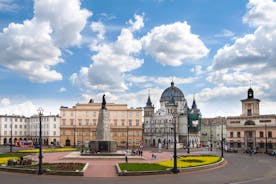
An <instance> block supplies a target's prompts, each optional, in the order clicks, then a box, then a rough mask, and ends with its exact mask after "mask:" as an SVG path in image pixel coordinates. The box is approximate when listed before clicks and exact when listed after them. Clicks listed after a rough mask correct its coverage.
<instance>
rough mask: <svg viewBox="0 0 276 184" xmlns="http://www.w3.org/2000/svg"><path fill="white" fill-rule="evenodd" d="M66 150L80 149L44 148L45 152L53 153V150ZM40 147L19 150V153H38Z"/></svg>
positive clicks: (75, 149) (74, 149)
mask: <svg viewBox="0 0 276 184" xmlns="http://www.w3.org/2000/svg"><path fill="white" fill-rule="evenodd" d="M66 151H78V149H77V148H49V149H42V152H43V153H52V152H66ZM38 152H39V149H29V150H18V153H38Z"/></svg>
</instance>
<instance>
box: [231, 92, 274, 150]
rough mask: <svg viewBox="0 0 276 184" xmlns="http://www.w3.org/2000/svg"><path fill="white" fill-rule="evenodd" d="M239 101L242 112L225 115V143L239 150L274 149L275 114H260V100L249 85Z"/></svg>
mask: <svg viewBox="0 0 276 184" xmlns="http://www.w3.org/2000/svg"><path fill="white" fill-rule="evenodd" d="M241 102H242V114H241V115H240V116H231V117H227V121H226V122H227V138H226V141H227V144H228V145H229V146H230V147H233V148H237V149H240V150H246V149H254V150H258V151H260V152H265V150H272V149H276V115H275V114H270V115H260V105H259V104H260V100H259V99H257V98H254V91H253V89H252V88H251V87H250V88H249V89H248V91H247V98H246V99H243V100H241Z"/></svg>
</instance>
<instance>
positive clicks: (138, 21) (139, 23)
mask: <svg viewBox="0 0 276 184" xmlns="http://www.w3.org/2000/svg"><path fill="white" fill-rule="evenodd" d="M134 18H135V21H133V20H129V21H128V23H129V24H130V25H131V28H130V30H131V31H132V32H133V31H137V30H140V29H141V28H143V27H144V18H143V17H142V16H140V15H134Z"/></svg>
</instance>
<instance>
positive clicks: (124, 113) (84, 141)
mask: <svg viewBox="0 0 276 184" xmlns="http://www.w3.org/2000/svg"><path fill="white" fill-rule="evenodd" d="M101 105H102V104H101V103H94V101H93V100H90V101H89V103H87V104H80V103H77V104H76V105H75V106H73V107H71V108H68V107H63V106H62V107H61V108H60V116H61V125H60V142H61V144H62V145H64V146H74V147H76V146H78V147H80V146H85V147H88V144H89V142H90V141H92V140H95V139H96V127H97V123H98V115H99V110H100V108H101ZM106 108H107V110H108V111H109V123H110V128H111V134H112V135H111V137H112V140H115V141H117V144H118V146H120V147H128V146H129V147H134V146H139V145H140V144H141V141H142V108H136V109H134V108H128V107H127V105H126V104H114V103H107V104H106Z"/></svg>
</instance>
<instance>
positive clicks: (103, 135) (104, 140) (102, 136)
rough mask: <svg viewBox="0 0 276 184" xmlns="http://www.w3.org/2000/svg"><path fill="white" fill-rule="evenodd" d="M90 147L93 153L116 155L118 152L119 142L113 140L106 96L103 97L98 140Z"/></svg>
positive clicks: (97, 130) (97, 134)
mask: <svg viewBox="0 0 276 184" xmlns="http://www.w3.org/2000/svg"><path fill="white" fill-rule="evenodd" d="M89 146H90V149H91V152H92V153H93V152H94V153H98V152H100V153H114V152H116V151H117V142H116V141H113V140H112V139H111V131H110V124H109V111H108V110H107V108H106V101H105V95H103V100H102V107H101V109H100V110H99V116H98V124H97V128H96V140H94V141H90V144H89Z"/></svg>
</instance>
